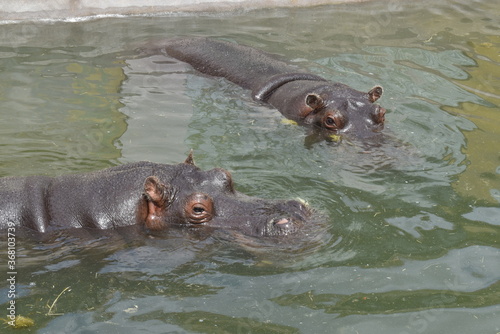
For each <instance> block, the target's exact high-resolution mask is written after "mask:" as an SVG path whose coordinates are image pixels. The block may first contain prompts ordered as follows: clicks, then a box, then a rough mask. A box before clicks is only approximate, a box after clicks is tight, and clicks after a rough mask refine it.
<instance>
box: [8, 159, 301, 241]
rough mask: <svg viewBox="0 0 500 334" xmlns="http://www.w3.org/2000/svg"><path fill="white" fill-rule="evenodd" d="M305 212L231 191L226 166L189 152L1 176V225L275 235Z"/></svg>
mask: <svg viewBox="0 0 500 334" xmlns="http://www.w3.org/2000/svg"><path fill="white" fill-rule="evenodd" d="M310 217H311V209H310V208H309V207H308V206H307V205H306V204H304V203H302V202H300V201H295V200H266V199H260V198H255V197H250V196H246V195H244V194H242V193H239V192H237V191H235V189H234V185H233V180H232V177H231V174H230V173H229V172H228V171H226V170H224V169H221V168H215V169H212V170H209V171H202V170H200V169H199V168H198V167H197V166H195V164H194V161H193V158H192V154H190V155H189V156H188V158H187V159H186V161H185V162H183V163H181V164H177V165H167V164H159V163H153V162H136V163H129V164H125V165H121V166H116V167H111V168H108V169H104V170H101V171H96V172H91V173H86V174H79V175H63V176H57V177H48V176H27V177H3V178H0V228H2V229H5V228H10V227H14V228H17V227H25V228H28V229H31V230H35V231H38V232H51V231H57V230H61V229H70V228H88V229H114V228H119V227H122V226H130V225H134V224H138V225H140V226H143V227H144V229H145V231H146V232H147V231H151V232H152V233H155V231H161V230H165V229H167V228H169V227H170V226H182V227H201V226H210V227H213V228H223V229H233V230H236V232H237V233H239V234H242V235H248V236H255V237H281V236H286V235H290V234H293V233H295V232H297V231H299V230H300V229H301V227H302V226H304V224H306V223H307V222H308V221H309V219H310Z"/></svg>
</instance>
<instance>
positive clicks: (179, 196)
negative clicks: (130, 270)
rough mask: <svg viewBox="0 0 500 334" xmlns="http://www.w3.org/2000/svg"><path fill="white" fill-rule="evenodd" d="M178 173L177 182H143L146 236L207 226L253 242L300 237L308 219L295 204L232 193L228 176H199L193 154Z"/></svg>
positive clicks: (166, 178) (160, 178)
mask: <svg viewBox="0 0 500 334" xmlns="http://www.w3.org/2000/svg"><path fill="white" fill-rule="evenodd" d="M177 167H178V169H177V170H176V171H175V176H172V175H167V174H165V175H162V173H161V172H160V171H155V175H154V176H149V177H147V178H146V180H145V182H144V192H143V196H142V200H141V205H140V209H139V214H140V220H141V221H142V222H143V223H144V224H145V226H146V227H147V228H148V229H150V230H153V231H154V230H163V229H165V228H167V226H169V225H181V226H188V227H200V226H210V227H217V228H224V229H226V228H227V229H234V230H238V231H239V232H241V233H243V234H246V235H250V236H257V237H260V236H271V237H272V236H285V235H289V234H294V233H296V232H298V231H299V230H300V229H301V227H302V226H303V225H304V224H305V223H306V221H307V220H308V218H309V217H310V216H311V211H310V209H309V208H308V207H307V206H306V205H305V204H303V203H300V202H298V201H292V200H291V201H271V200H264V199H259V198H254V197H249V196H246V195H243V194H241V193H239V192H237V191H235V190H234V186H233V180H232V178H231V174H230V173H229V172H228V171H226V170H224V169H221V168H216V169H212V170H209V171H202V170H200V169H199V168H198V167H196V166H195V165H194V162H193V158H192V154H190V155H189V157H188V158H187V159H186V161H185V162H184V163H183V164H180V165H177ZM169 173H170V174H171V171H170V172H169Z"/></svg>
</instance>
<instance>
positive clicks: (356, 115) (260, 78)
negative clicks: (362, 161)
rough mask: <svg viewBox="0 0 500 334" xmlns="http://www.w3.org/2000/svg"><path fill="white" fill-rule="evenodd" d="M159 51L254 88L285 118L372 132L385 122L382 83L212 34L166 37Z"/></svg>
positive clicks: (330, 130) (333, 130) (330, 129)
mask: <svg viewBox="0 0 500 334" xmlns="http://www.w3.org/2000/svg"><path fill="white" fill-rule="evenodd" d="M164 43H165V44H166V45H164V47H160V51H161V52H166V54H167V55H169V56H171V57H173V58H176V59H178V60H181V61H183V62H186V63H188V64H190V65H191V66H193V67H194V68H195V69H196V70H198V71H199V72H202V73H204V74H208V75H211V76H216V77H224V78H226V79H227V80H229V81H231V82H233V83H235V84H237V85H239V86H241V87H243V88H246V89H249V90H251V91H252V97H253V98H254V99H255V100H257V101H262V102H265V103H268V104H270V105H271V106H273V107H274V108H276V109H278V110H279V111H280V112H281V114H283V115H284V116H285V117H286V118H288V119H290V120H293V121H295V122H297V123H298V124H301V125H310V126H312V127H314V128H319V129H322V130H325V131H326V134H328V135H329V137H333V136H332V135H334V136H338V135H341V134H344V133H350V134H354V135H355V136H357V137H369V136H372V135H373V134H374V133H378V132H380V131H381V130H382V129H383V127H384V121H385V113H386V110H385V109H384V108H382V107H380V106H379V105H378V104H375V103H374V102H375V101H377V100H378V99H379V98H380V97H381V96H382V93H383V89H382V87H381V86H375V87H373V88H372V89H370V90H369V91H368V92H361V91H358V90H355V89H353V88H351V87H349V86H347V85H344V84H341V83H336V82H330V81H327V80H325V79H324V78H322V77H320V76H318V75H315V74H310V73H307V72H305V71H302V70H300V69H297V68H296V67H295V66H292V65H289V64H287V63H285V62H283V61H281V60H278V59H276V57H273V55H271V54H267V53H264V52H262V51H259V50H256V49H254V48H251V47H248V46H244V45H237V44H235V43H229V42H225V41H220V40H214V39H208V38H180V39H172V40H167V41H165V42H164Z"/></svg>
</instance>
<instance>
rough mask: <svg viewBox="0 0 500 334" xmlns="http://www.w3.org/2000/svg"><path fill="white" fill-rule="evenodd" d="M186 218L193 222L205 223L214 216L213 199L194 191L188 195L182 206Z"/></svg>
mask: <svg viewBox="0 0 500 334" xmlns="http://www.w3.org/2000/svg"><path fill="white" fill-rule="evenodd" d="M184 214H185V216H186V218H187V220H188V221H189V222H190V223H193V224H201V223H206V222H208V221H210V220H211V219H212V217H213V216H214V205H213V200H212V198H211V197H210V196H208V195H206V194H202V193H195V194H192V195H191V196H189V197H188V198H187V200H186V205H185V206H184Z"/></svg>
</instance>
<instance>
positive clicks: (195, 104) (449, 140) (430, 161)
mask: <svg viewBox="0 0 500 334" xmlns="http://www.w3.org/2000/svg"><path fill="white" fill-rule="evenodd" d="M499 15H500V12H499V8H498V6H497V4H496V2H495V1H487V0H482V1H474V2H472V3H471V2H470V1H444V0H443V1H437V2H436V1H434V2H428V1H420V2H406V1H401V2H392V1H391V2H383V1H380V2H378V1H375V2H369V3H357V4H344V5H331V6H321V7H311V8H304V9H299V8H295V9H266V10H256V11H240V12H231V13H219V14H204V13H198V14H194V13H193V14H172V15H162V16H152V17H122V18H104V19H93V20H88V21H82V22H52V23H48V22H40V23H37V22H24V23H17V24H13V23H9V24H7V23H6V24H3V25H0V94H1V95H0V114H1V120H2V121H1V122H0V161H1V163H0V176H10V175H32V174H46V175H58V174H65V173H75V172H85V171H91V170H97V169H101V168H105V167H109V166H113V165H117V164H122V163H126V162H132V161H137V160H151V161H155V162H162V163H178V162H181V161H183V160H184V159H185V156H186V154H187V153H188V151H189V150H190V149H191V148H192V149H194V151H195V160H196V162H197V164H198V165H199V166H200V167H202V168H205V169H209V168H213V167H224V168H226V169H229V170H230V171H231V172H232V174H233V176H234V178H235V182H236V186H237V189H238V190H239V191H242V192H244V193H246V194H249V195H254V196H260V197H265V198H297V197H299V198H302V199H304V200H307V201H308V202H309V204H310V205H311V206H312V207H314V208H316V209H317V210H318V211H320V212H322V213H323V214H324V215H325V216H327V217H328V219H327V222H326V223H327V229H326V231H325V232H324V235H323V237H322V238H319V239H318V240H320V241H321V242H319V243H318V242H315V243H314V244H312V245H300V246H297V247H295V248H291V249H283V248H279V247H277V248H275V247H272V246H269V245H267V246H266V245H258V244H257V245H256V244H255V243H246V242H245V240H235V241H230V240H228V238H226V237H224V236H221V235H218V234H216V235H212V236H199V235H192V234H189V233H187V234H186V233H184V232H182V231H172V233H167V234H166V235H164V236H162V237H160V238H145V237H142V236H139V237H134V236H133V235H132V234H133V233H132V232H131V231H128V230H124V231H122V232H120V233H111V234H107V233H103V234H101V233H97V232H84V233H82V234H81V235H74V234H70V233H62V234H60V235H56V236H51V237H49V238H48V239H47V240H44V242H36V241H34V240H31V239H29V238H20V239H19V240H18V248H17V254H18V259H17V260H18V274H17V280H18V286H17V289H18V292H19V296H18V298H17V300H16V301H17V302H16V305H17V311H18V313H19V314H21V315H24V316H29V317H31V318H32V319H34V320H35V326H34V327H33V328H32V331H34V332H38V333H68V332H74V333H93V332H106V333H113V332H119V333H138V332H144V333H167V332H173V333H175V332H178V333H184V332H188V333H223V332H229V333H452V332H455V333H497V332H500V323H499V322H498V318H499V315H500V285H499V281H500V253H499V249H498V248H499V240H500V239H499V236H500V228H499V222H500V220H499V217H500V205H499V202H500V175H499V174H500V152H499V146H498V142H500V125H499V124H500V113H499V111H500V109H499V104H500V95H498V91H500V78H499V75H498V73H499V71H498V69H499V58H498V57H499V53H500V38H499V35H500V34H499V33H500V31H499V30H500V25H499V21H498V17H499ZM174 36H210V37H215V38H222V39H225V40H230V41H235V42H238V43H242V44H248V45H252V46H254V47H257V48H260V49H262V50H265V51H267V52H271V53H276V54H278V55H279V56H280V57H283V58H285V59H289V60H290V61H292V62H293V63H295V64H297V65H298V66H301V67H303V68H306V69H308V70H310V71H311V72H313V73H316V74H320V75H322V76H324V77H326V78H328V79H331V80H335V81H340V82H343V83H345V84H349V85H350V86H352V87H354V88H356V89H359V90H366V91H368V90H369V89H370V88H372V87H373V86H374V85H376V84H381V85H382V86H383V87H384V89H385V92H384V96H383V97H382V98H381V100H380V101H379V102H380V104H381V105H382V106H384V107H385V108H387V109H388V113H387V117H386V118H387V126H386V129H385V131H384V136H385V138H386V139H385V140H384V145H382V146H379V147H371V148H370V149H366V148H365V147H362V146H360V145H358V144H357V143H356V142H351V141H349V140H345V141H344V142H342V143H341V144H340V145H334V144H333V143H327V142H323V141H320V142H315V141H314V140H312V139H311V137H310V136H309V132H308V131H307V129H304V128H302V127H298V126H294V125H290V124H288V123H286V122H283V117H281V115H280V114H279V113H278V112H277V111H275V110H273V109H271V108H268V107H267V106H265V105H262V104H259V103H256V102H254V101H252V99H251V97H250V94H249V92H248V91H245V90H243V89H241V88H238V87H236V86H235V85H233V84H231V83H229V82H227V81H225V80H222V79H215V80H214V79H213V78H208V77H205V76H202V75H199V74H198V73H196V72H195V71H194V70H193V69H192V68H190V67H189V66H187V65H185V64H182V63H179V62H177V61H175V60H173V59H170V58H167V57H165V56H162V55H153V56H141V55H140V54H139V53H138V52H136V51H135V49H136V48H137V47H138V46H140V45H144V44H146V43H149V42H151V41H157V40H160V39H164V38H168V37H174ZM75 191H76V190H75ZM318 240H316V241H318ZM1 245H2V247H3V248H5V249H6V248H7V246H6V243H5V242H3V241H2V243H1ZM4 254H5V252H4ZM3 263H5V262H2V265H1V266H0V267H1V268H2V272H7V269H6V267H5V265H4V264H3ZM66 287H70V289H69V290H66V292H64V293H63V294H62V295H61V296H60V298H59V299H58V300H57V303H56V306H55V308H54V309H53V313H57V315H50V314H49V315H47V313H48V306H47V305H51V303H52V302H53V301H54V300H55V298H56V297H57V296H58V295H59V294H60V293H61V292H62V291H63V290H64V289H65V288H66ZM0 292H1V293H0V303H1V304H2V305H3V307H4V309H5V307H6V305H7V302H8V299H7V286H6V285H5V283H4V284H2V285H0ZM6 330H7V331H12V332H13V330H10V329H6Z"/></svg>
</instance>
